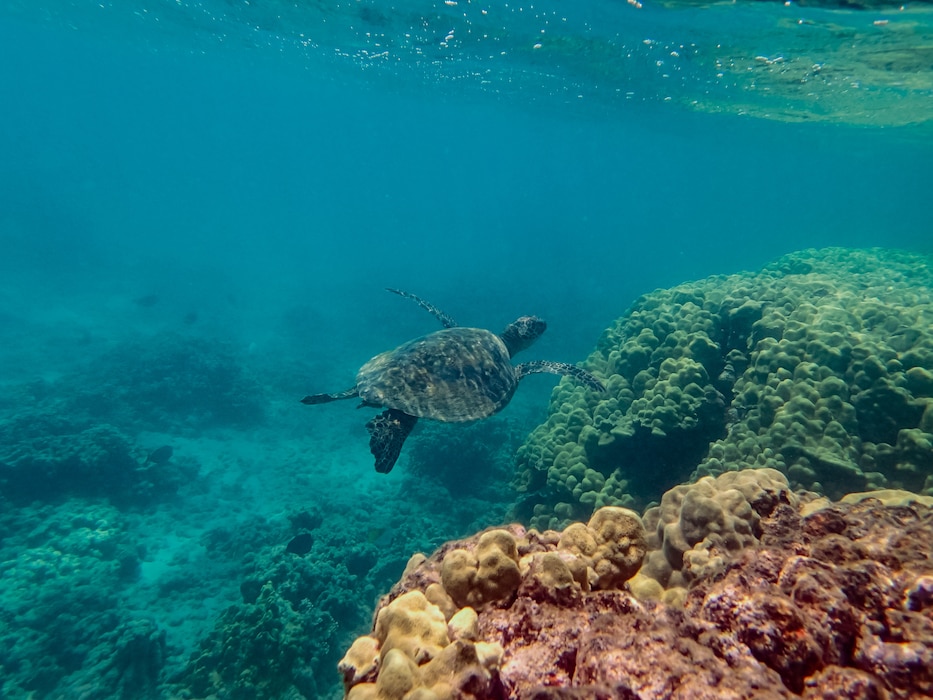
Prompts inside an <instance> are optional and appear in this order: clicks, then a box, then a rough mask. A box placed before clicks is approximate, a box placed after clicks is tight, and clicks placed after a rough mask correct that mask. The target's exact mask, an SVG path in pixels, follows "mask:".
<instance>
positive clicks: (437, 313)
mask: <svg viewBox="0 0 933 700" xmlns="http://www.w3.org/2000/svg"><path fill="white" fill-rule="evenodd" d="M386 291H387V292H392V293H393V294H398V295H399V296H400V297H405V298H406V299H411V300H412V301H413V302H415V303H416V304H417V305H418V306H420V307H421V308H422V309H424V310H425V311H427V312H428V313H429V314H431V315H432V316H433V317H434V318H436V319H437V320H438V321H440V322H441V324H443V326H444V328H456V327H457V322H456V321H454V320H453V319H452V318H451V317H450V316H448V315H447V314H445V313H444V312H443V311H441V310H440V309H439V308H437V307H436V306H434V304H432V303H431V302H429V301H425V300H424V299H422V298H421V297H419V296H416V295H414V294H412V293H411V292H403V291H402V290H401V289H392V287H386Z"/></svg>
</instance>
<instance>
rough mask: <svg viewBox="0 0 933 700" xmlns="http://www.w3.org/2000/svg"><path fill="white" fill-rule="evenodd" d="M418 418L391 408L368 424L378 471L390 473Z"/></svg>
mask: <svg viewBox="0 0 933 700" xmlns="http://www.w3.org/2000/svg"><path fill="white" fill-rule="evenodd" d="M417 422H418V419H417V418H416V417H415V416H410V415H408V414H407V413H405V412H403V411H399V410H397V409H394V408H390V409H388V410H387V411H383V412H382V413H380V414H379V415H378V416H376V417H375V418H373V419H372V420H371V421H369V422H368V423H367V424H366V429H367V430H368V431H369V451H370V452H372V453H373V457H375V458H376V471H377V472H379V473H380V474H388V473H389V472H390V471H391V470H392V467H394V466H395V462H396V460H397V459H398V456H399V454H400V453H401V451H402V445H404V444H405V438H407V437H408V434H409V433H410V432H411V429H412V428H414V427H415V423H417Z"/></svg>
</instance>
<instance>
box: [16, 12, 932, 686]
mask: <svg viewBox="0 0 933 700" xmlns="http://www.w3.org/2000/svg"><path fill="white" fill-rule="evenodd" d="M847 5H849V6H848V7H845V8H843V7H841V6H835V5H833V4H830V3H826V4H821V3H811V4H809V5H808V4H800V5H798V4H797V3H786V4H784V3H780V2H775V3H749V4H745V3H742V2H739V3H737V4H709V5H707V4H701V3H695V2H678V1H676V0H671V1H669V2H663V3H662V2H647V0H646V1H645V2H644V5H643V6H642V5H640V4H639V3H632V2H630V3H625V2H620V1H619V0H608V1H607V0H586V1H585V2H575V3H560V2H556V1H554V0H545V1H544V2H533V3H532V2H523V0H519V1H518V2H513V1H512V0H509V2H502V1H501V0H492V1H491V2H488V3H481V2H475V1H474V0H448V1H447V2H444V1H443V0H431V1H429V2H413V1H412V0H403V1H402V2H399V3H391V4H390V3H383V2H377V1H375V0H362V1H353V2H337V3H319V2H316V1H312V0H307V1H305V0H294V1H291V2H284V1H282V0H252V1H249V2H247V1H245V0H203V1H195V0H190V1H189V0H171V1H170V0H125V1H123V2H117V1H114V2H109V1H107V0H104V1H100V2H85V1H84V0H69V1H65V0H62V1H60V2H53V1H46V2H36V1H32V0H28V1H27V0H12V1H11V0H7V1H6V2H4V3H2V4H0V94H2V96H3V97H2V108H0V337H2V338H3V342H2V344H0V386H2V394H0V487H2V490H0V506H2V514H0V571H2V576H3V580H4V586H3V588H4V590H3V591H2V592H0V620H2V621H3V624H0V683H2V685H0V695H2V696H4V697H11V698H13V697H27V696H31V697H37V698H42V697H49V698H78V697H81V698H110V697H119V698H143V697H151V698H161V697H190V698H193V697H204V696H207V695H210V694H212V693H213V694H216V695H218V696H219V697H262V698H275V697H286V696H287V697H306V698H317V697H321V698H324V697H328V698H329V697H340V695H341V686H340V682H339V681H340V679H339V677H338V675H337V672H336V662H337V660H338V659H339V658H340V657H341V655H342V653H343V650H344V649H345V648H346V646H347V645H348V644H349V642H350V641H352V639H353V637H354V636H356V635H358V634H360V633H362V632H365V631H367V630H368V626H369V624H370V618H369V615H370V613H371V611H372V608H373V605H374V603H375V601H376V599H377V598H378V596H380V595H382V594H384V593H385V592H386V591H387V590H388V588H389V586H391V584H392V583H393V582H394V581H395V580H396V579H398V577H399V575H400V574H401V572H402V570H403V568H404V566H405V562H406V561H407V559H408V557H409V556H410V554H412V553H413V552H416V551H426V552H430V551H431V550H432V549H433V548H435V547H437V546H438V545H439V544H441V543H442V542H444V541H445V540H448V539H451V538H454V537H460V536H463V535H465V534H467V533H469V532H473V531H475V530H477V529H480V528H483V527H487V526H489V525H493V524H497V523H501V522H504V521H505V520H506V519H508V518H509V517H510V516H511V514H512V512H513V511H512V506H513V505H514V502H515V500H516V495H515V493H514V491H513V489H512V487H511V485H510V480H511V478H512V476H513V474H512V472H513V469H514V454H515V451H516V450H517V449H518V448H519V446H521V444H522V443H523V441H524V440H525V439H526V437H527V436H528V434H529V433H530V432H531V431H532V430H533V429H534V428H535V426H536V425H538V424H539V423H541V422H542V421H543V420H545V419H546V417H547V408H548V400H549V396H550V395H551V389H552V388H553V386H554V385H555V383H556V381H557V380H556V378H554V377H550V376H548V375H536V376H533V377H530V378H528V379H526V380H524V381H523V382H522V386H521V388H520V389H519V391H518V393H517V394H516V397H515V399H514V400H513V401H512V402H511V405H510V406H509V407H508V408H507V409H506V410H505V411H504V412H502V413H500V414H498V415H496V416H495V417H493V418H490V419H489V420H488V421H483V422H481V423H476V424H471V425H469V426H450V425H438V424H431V423H429V422H427V421H422V423H423V425H419V426H418V427H417V429H416V432H415V434H414V435H413V437H412V438H410V439H409V442H408V443H407V444H406V446H405V451H404V452H403V454H402V457H401V459H400V460H399V463H398V465H397V466H396V467H395V468H394V469H393V470H392V472H391V473H389V474H386V475H383V474H376V473H375V471H374V470H373V465H372V456H371V455H370V454H369V450H368V449H367V439H368V438H367V433H366V430H365V428H364V425H365V423H366V421H367V420H369V419H370V418H371V417H372V411H370V410H368V409H367V410H359V411H357V410H355V408H354V406H355V403H356V402H342V403H339V404H335V405H330V406H324V407H308V406H302V405H301V404H300V403H299V399H300V398H301V397H302V396H304V395H306V394H309V393H317V392H325V391H326V392H331V391H334V392H336V391H340V390H343V389H347V388H349V387H351V386H352V385H353V383H354V377H355V375H356V370H357V369H358V368H359V367H360V366H361V365H362V364H363V363H364V362H365V361H366V360H367V359H369V358H370V357H372V356H373V355H375V354H376V353H378V352H381V351H383V350H386V349H389V348H392V347H395V346H397V345H399V344H400V343H402V342H403V341H405V340H408V339H410V338H413V337H416V336H419V335H422V334H425V333H429V332H431V331H433V330H436V329H437V323H436V320H435V319H433V318H431V317H430V316H429V315H428V314H426V313H425V312H424V311H423V310H421V309H419V308H418V307H417V306H416V305H414V304H412V303H411V302H410V301H408V300H405V299H401V298H399V297H397V296H395V295H392V294H389V293H387V292H386V291H385V288H387V287H389V288H399V289H403V290H406V291H409V292H412V293H414V294H417V295H418V296H420V297H423V298H424V299H427V300H428V301H430V302H431V303H433V304H435V305H436V306H437V307H439V308H440V309H442V310H443V311H445V312H446V313H448V314H450V315H451V316H452V317H453V318H454V319H456V320H457V321H458V322H459V323H460V324H461V325H467V326H477V327H481V328H489V329H490V330H492V331H494V332H499V331H500V330H502V329H503V328H504V327H505V326H506V324H508V323H510V322H511V321H513V320H514V319H515V318H517V317H519V316H521V315H524V314H536V315H539V316H541V317H542V318H544V319H546V321H547V323H548V331H547V333H546V334H545V335H544V337H543V338H541V339H540V340H539V341H538V342H537V344H536V345H535V346H534V347H533V348H531V349H529V350H527V351H526V352H525V354H524V355H523V359H525V357H526V356H527V359H546V360H553V361H560V362H568V363H576V362H579V361H581V360H582V359H583V358H585V357H586V356H587V355H589V354H590V353H591V352H592V351H593V348H594V347H595V346H596V343H597V341H598V340H599V338H600V336H601V334H602V333H603V330H604V329H605V328H607V327H608V326H610V325H611V324H612V323H613V322H614V321H615V319H617V318H618V317H620V316H621V315H622V314H623V313H625V312H626V310H627V309H629V308H630V307H631V306H632V305H633V303H635V302H636V300H637V299H638V298H639V297H640V296H641V295H643V294H646V293H648V292H651V291H652V290H654V289H656V288H659V287H669V286H673V285H676V284H679V283H681V282H684V281H688V280H694V279H699V278H704V277H707V276H710V275H718V274H727V273H735V272H739V271H742V270H757V269H759V268H761V267H762V266H763V265H765V264H766V263H768V262H770V261H772V260H773V259H775V258H777V257H779V256H781V255H784V254H786V253H789V252H792V251H796V250H800V249H805V248H821V247H827V246H840V247H846V248H863V247H872V246H880V247H887V248H901V249H906V250H908V251H913V252H917V253H925V254H931V253H933V217H931V214H930V203H929V202H930V200H929V194H930V192H931V191H933V167H931V163H933V70H931V67H930V65H931V64H930V61H929V60H928V57H929V52H930V49H929V46H930V45H931V41H933V10H931V6H930V5H929V4H927V3H918V4H916V5H907V6H904V7H899V6H896V5H892V6H885V5H877V4H874V3H871V2H868V3H864V4H851V3H847ZM169 448H170V449H169ZM438 465H445V466H444V468H440V467H439V466H438ZM657 496H658V497H660V493H658V494H657ZM292 559H294V560H296V561H298V560H300V562H301V566H303V567H305V568H304V569H302V573H301V575H300V576H298V579H300V581H301V584H300V585H298V584H296V583H295V577H296V576H297V575H296V574H295V572H294V571H293V570H292V569H290V568H289V567H290V566H292V564H289V562H290V561H291V560H292ZM283 582H287V584H288V585H284V584H283V585H281V586H279V584H280V583H283ZM275 596H279V598H275V600H277V601H278V603H277V606H278V607H275V606H272V605H271V604H268V605H265V606H264V605H263V602H264V601H265V603H268V602H269V601H270V600H272V599H273V598H274V597H275ZM273 608H274V609H275V610H278V611H279V614H278V615H275V614H270V613H269V610H272V609H273ZM251 616H252V617H251ZM257 629H259V630H261V631H262V634H259V633H257V632H256V630H257ZM231 639H232V640H234V641H231ZM268 640H275V642H274V643H273V642H270V641H268ZM270 645H272V646H274V647H275V649H276V650H275V651H270V648H271V647H270ZM230 649H235V650H236V651H235V654H238V655H239V656H238V657H237V658H238V661H237V662H236V663H231V662H230V659H229V657H225V656H224V654H225V653H230V652H229V650H230ZM282 649H286V650H287V653H282ZM224 650H228V651H227V652H225V651H224ZM225 664H226V665H225ZM264 666H265V670H266V671H267V672H268V674H267V675H266V676H263V675H262V674H260V673H259V672H258V671H256V669H262V668H263V667H264ZM230 668H233V669H239V670H236V671H235V672H234V671H230V673H233V674H234V676H231V677H227V676H225V675H224V674H225V673H226V671H225V670H224V669H230ZM243 669H251V670H250V672H249V673H246V671H243ZM244 673H245V674H246V675H243V674H244ZM237 674H239V675H237ZM250 674H253V675H250ZM276 679H279V680H278V681H276ZM277 683H281V685H277ZM289 693H291V694H289ZM295 693H298V695H295Z"/></svg>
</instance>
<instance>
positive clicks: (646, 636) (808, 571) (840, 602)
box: [339, 470, 933, 700]
mask: <svg viewBox="0 0 933 700" xmlns="http://www.w3.org/2000/svg"><path fill="white" fill-rule="evenodd" d="M804 496H805V497H804V498H803V499H802V500H798V498H797V497H795V496H794V495H793V494H791V493H790V491H789V489H788V488H787V482H786V480H785V479H784V477H783V476H782V475H781V474H779V473H776V472H773V471H771V470H749V471H744V472H740V473H730V474H724V475H722V476H720V477H719V478H718V479H710V478H708V479H704V480H702V481H701V482H699V483H697V484H693V485H690V486H686V487H678V488H677V489H675V490H674V491H672V492H669V493H668V494H666V495H665V497H664V499H662V505H661V506H658V507H656V508H654V509H652V511H651V512H650V513H649V515H646V520H649V521H650V520H654V521H655V522H656V523H657V524H658V527H656V532H657V533H660V535H661V536H660V537H659V536H657V535H656V534H652V537H651V538H649V542H650V546H651V547H652V550H651V551H650V552H649V553H648V557H647V559H646V562H648V563H647V564H646V567H648V566H649V565H650V562H651V558H652V556H653V555H654V554H655V553H657V552H658V551H661V550H663V549H664V548H665V547H666V544H665V540H666V539H668V538H670V539H674V540H679V541H681V546H680V547H679V548H678V547H676V546H675V547H674V549H673V550H672V549H671V548H670V547H668V553H667V554H665V556H669V557H670V558H672V559H675V560H676V559H677V557H676V556H671V552H673V551H680V552H682V557H681V559H682V561H681V564H682V566H681V567H672V568H675V569H678V570H680V569H681V568H682V569H684V570H687V569H689V572H690V575H689V579H690V588H689V590H688V589H686V588H684V589H683V590H682V594H681V595H679V596H677V597H675V598H672V599H668V600H666V601H665V600H660V599H658V597H656V596H654V595H647V596H643V595H641V593H642V592H645V591H647V592H648V593H649V594H650V593H653V592H654V591H652V590H651V588H650V587H645V586H643V585H638V584H637V583H636V582H635V581H634V580H630V581H629V583H626V582H625V579H626V578H627V576H629V575H630V574H631V573H632V571H633V569H637V568H638V563H640V561H641V557H640V556H638V555H639V553H640V554H641V555H643V554H644V543H645V539H644V533H642V534H641V537H640V538H639V536H638V530H639V528H640V524H639V523H638V518H637V517H636V516H635V515H634V514H633V513H630V512H628V511H622V510H621V509H612V508H610V509H608V510H607V509H603V510H599V511H597V512H596V513H595V514H594V516H593V519H591V520H590V522H589V523H587V524H586V525H583V524H582V523H575V524H574V525H571V526H570V527H568V528H567V529H565V530H564V531H563V532H562V533H559V532H555V531H545V532H538V531H537V530H533V529H532V530H527V531H526V530H524V529H523V528H521V527H520V526H517V525H513V526H510V527H509V528H506V529H498V530H491V531H487V532H485V533H481V534H479V535H476V536H474V537H471V538H469V539H467V540H464V541H459V542H453V543H449V544H448V545H445V546H444V547H442V548H441V549H440V550H438V552H436V553H435V554H434V555H432V556H431V557H430V558H425V557H424V556H423V555H416V556H415V557H413V558H412V560H411V561H410V563H409V566H408V567H407V569H406V572H405V574H404V575H403V577H402V579H401V580H400V581H399V583H398V584H397V585H396V586H395V587H394V588H393V589H392V591H391V592H390V594H389V595H388V596H386V598H385V599H384V600H383V601H382V602H381V604H380V606H379V609H378V612H377V615H376V621H375V625H374V628H373V632H372V633H371V634H370V635H366V636H363V637H360V638H358V639H357V640H356V641H355V642H354V643H353V645H352V646H351V647H350V649H349V650H348V652H347V653H346V654H345V656H344V658H343V660H342V661H341V662H340V665H339V670H340V672H341V674H342V675H343V678H344V683H345V686H346V688H347V696H346V697H347V698H348V700H365V699H368V698H375V699H378V700H389V699H399V700H401V699H403V698H404V699H406V700H414V699H415V698H418V699H433V700H439V699H441V698H463V697H469V698H474V699H475V700H487V699H488V700H504V699H505V698H520V699H532V698H534V699H544V698H553V699H555V700H557V699H565V698H637V697H638V698H648V697H652V698H659V697H696V698H743V697H745V698H748V697H755V698H774V699H777V698H793V697H800V696H802V697H804V698H827V697H866V698H904V699H906V698H916V697H927V696H929V695H930V694H931V693H933V552H931V550H930V547H929V542H930V541H931V538H933V509H931V508H929V507H927V506H924V505H921V504H918V503H914V504H913V505H909V506H886V505H884V504H883V503H881V501H879V500H877V499H872V498H867V499H865V500H862V501H861V502H858V503H835V504H834V503H831V502H829V501H828V500H827V499H825V498H823V499H818V498H816V496H815V495H813V494H809V495H807V494H805V495H804ZM691 503H692V505H691ZM704 504H705V505H704ZM620 511H621V512H620ZM691 512H692V513H693V514H694V515H693V516H691V515H689V514H688V513H691ZM674 514H676V515H677V517H676V518H674V517H673V516H674ZM697 515H699V516H700V517H695V516H697ZM664 523H666V526H665V525H664ZM610 524H611V525H610ZM661 526H663V527H661ZM691 527H695V528H696V529H695V531H693V532H691ZM599 533H602V536H603V538H607V539H606V540H605V542H604V544H605V543H608V542H614V543H615V544H616V546H618V547H619V548H621V549H620V551H622V550H624V551H627V552H629V553H631V554H632V555H633V556H632V557H631V558H630V563H631V566H629V567H624V568H626V571H625V573H624V574H623V575H620V576H619V577H618V578H613V579H612V580H611V582H610V581H606V583H607V585H605V586H598V585H597V586H594V585H593V583H594V581H599V580H600V578H599V576H598V574H597V571H598V569H599V564H598V563H597V564H596V565H595V566H594V565H593V564H594V561H593V559H592V555H589V557H588V555H586V554H585V552H595V551H597V549H598V548H594V547H593V546H592V545H590V546H583V547H581V546H580V543H581V542H586V541H588V538H591V539H592V540H593V541H594V542H599V539H600V538H599ZM685 540H686V541H687V542H689V541H693V542H695V544H694V548H701V549H702V548H705V549H706V550H707V551H710V550H713V549H715V550H720V551H721V552H722V553H724V554H723V560H722V562H721V563H720V565H718V566H699V567H697V566H693V565H692V564H691V563H690V562H689V559H690V557H689V552H690V550H689V549H687V548H685V546H684V545H683V541H685ZM610 549H613V548H612V547H610ZM492 550H495V552H496V553H497V554H496V556H495V557H494V559H495V560H497V561H499V562H500V563H501V562H502V561H505V560H507V561H508V562H510V563H511V565H508V564H507V565H505V566H490V567H486V572H485V574H483V573H481V572H482V571H483V567H482V566H479V567H478V568H476V569H475V571H476V572H477V575H476V577H475V578H473V579H471V581H472V583H471V584H470V585H468V586H466V589H467V590H468V591H473V592H483V591H485V590H487V589H486V588H484V586H483V584H482V579H483V578H484V577H487V578H490V579H493V580H495V581H496V582H497V585H496V586H494V590H495V593H494V594H491V595H485V594H483V595H480V597H478V598H477V597H474V598H469V597H468V594H467V595H464V593H463V590H462V587H461V586H460V583H458V584H457V585H456V586H454V593H455V594H456V595H454V594H452V593H451V591H450V590H448V581H447V579H446V578H445V569H446V568H447V563H448V561H450V560H451V559H454V560H455V561H457V562H459V561H460V560H461V559H463V554H462V553H463V552H466V553H470V554H472V556H473V558H474V559H475V560H476V561H477V562H479V561H481V560H482V559H483V557H482V556H481V555H480V552H486V554H487V555H488V554H489V553H490V552H491V551H492ZM610 559H613V557H612V556H610ZM627 559H628V557H627ZM458 566H459V565H458ZM513 566H514V568H513ZM516 569H517V573H518V576H517V577H516V576H515V571H516ZM506 571H508V572H510V573H508V574H505V573H504V572H506ZM639 576H643V574H639ZM636 578H637V577H636ZM458 581H459V579H458ZM503 582H505V583H507V585H501V584H502V583H503ZM629 584H631V590H628V589H629ZM656 586H657V588H660V584H659V583H657V582H656ZM633 592H634V593H635V595H633ZM474 602H475V603H478V606H477V607H473V606H472V605H469V604H468V603H474ZM445 623H446V625H445Z"/></svg>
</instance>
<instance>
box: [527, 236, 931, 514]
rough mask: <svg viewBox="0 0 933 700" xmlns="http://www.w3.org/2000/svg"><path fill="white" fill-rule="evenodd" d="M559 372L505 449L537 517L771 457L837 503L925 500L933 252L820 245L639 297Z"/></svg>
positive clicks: (624, 501) (643, 493)
mask: <svg viewBox="0 0 933 700" xmlns="http://www.w3.org/2000/svg"><path fill="white" fill-rule="evenodd" d="M583 365H584V366H585V367H586V368H587V369H589V370H590V371H592V372H593V373H595V374H596V375H597V376H599V377H601V378H603V379H604V380H605V383H606V385H607V387H608V389H609V390H608V392H607V393H606V394H603V395H597V394H594V393H593V392H589V391H586V390H584V389H582V388H581V387H579V386H578V385H576V384H574V383H572V382H567V381H562V382H561V383H560V384H559V385H558V386H557V387H556V388H555V390H554V393H553V394H552V399H551V404H550V409H549V417H548V419H547V421H546V422H545V423H543V424H542V425H540V426H539V427H538V428H537V429H535V430H534V431H533V432H532V434H531V435H530V436H529V438H528V440H527V441H526V442H525V444H524V445H523V446H522V447H521V448H520V449H519V452H518V457H517V461H518V467H517V474H516V478H515V486H516V487H517V488H518V490H519V491H520V492H522V493H523V494H524V500H523V501H522V502H521V503H520V504H519V505H518V507H517V510H516V513H515V515H516V517H517V518H518V519H520V520H523V521H525V522H530V523H531V524H532V525H533V526H534V527H537V528H540V529H547V528H556V527H561V526H563V525H564V524H565V523H567V522H569V521H570V520H573V519H585V518H588V517H589V516H590V515H591V514H592V513H593V511H594V510H596V509H597V508H600V507H602V506H606V505H621V506H626V507H642V506H644V505H646V504H647V503H649V502H650V501H652V500H653V499H656V498H657V497H658V494H660V493H662V492H663V491H664V490H665V489H667V488H670V487H671V486H673V485H674V484H677V483H680V482H682V481H686V480H696V479H697V478H699V477H702V476H716V475H719V474H722V473H724V472H727V471H734V470H739V469H744V468H748V467H768V468H771V469H774V470H777V471H778V472H780V473H782V474H784V475H786V476H787V478H788V479H789V480H790V484H791V486H792V487H794V488H804V489H808V490H812V491H815V492H819V493H823V494H826V495H828V496H830V497H839V496H841V495H842V494H845V493H848V492H850V491H862V490H871V489H883V488H898V489H907V490H910V491H915V492H918V493H926V494H933V259H931V258H929V257H925V256H921V255H917V254H913V253H908V252H901V251H892V250H881V249H872V250H851V249H843V248H831V249H825V250H806V251H802V252H798V253H793V254H791V255H787V256H785V257H782V258H780V259H779V260H777V261H775V262H774V263H772V264H770V265H767V266H766V267H765V268H764V269H763V270H761V271H760V272H756V273H742V274H736V275H729V276H715V277H710V278H707V279H704V280H699V281H696V282H689V283H686V284H681V285H678V286H676V287H673V288H670V289H659V290H657V291H654V292H651V293H649V294H646V295H644V296H643V297H641V298H640V299H638V300H637V301H636V302H635V304H634V305H633V306H632V307H631V308H630V309H629V310H628V311H627V312H626V314H625V315H623V316H622V317H621V318H619V319H618V320H617V321H616V322H615V323H613V324H612V326H611V327H609V328H608V329H607V330H606V331H605V332H604V333H603V335H602V337H601V338H600V340H599V342H598V344H597V347H596V350H595V351H594V352H593V353H592V354H591V355H590V356H589V357H588V358H587V360H586V361H585V362H584V363H583Z"/></svg>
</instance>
